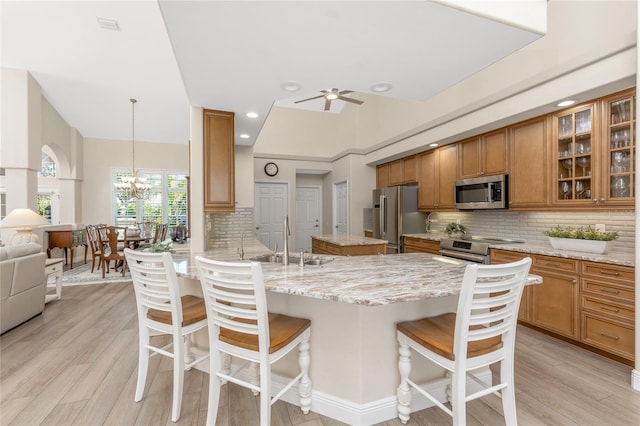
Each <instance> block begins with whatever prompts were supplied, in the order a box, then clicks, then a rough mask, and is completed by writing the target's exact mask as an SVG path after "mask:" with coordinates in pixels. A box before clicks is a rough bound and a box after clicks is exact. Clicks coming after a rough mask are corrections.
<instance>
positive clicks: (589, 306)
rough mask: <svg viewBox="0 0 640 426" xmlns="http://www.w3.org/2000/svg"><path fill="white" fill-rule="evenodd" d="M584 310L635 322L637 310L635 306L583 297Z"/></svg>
mask: <svg viewBox="0 0 640 426" xmlns="http://www.w3.org/2000/svg"><path fill="white" fill-rule="evenodd" d="M582 309H583V310H588V311H592V312H593V313H597V314H598V315H601V316H604V317H607V318H614V319H618V320H623V321H633V319H634V314H635V310H634V308H633V305H625V304H623V303H615V302H611V301H609V300H604V299H599V298H597V297H592V296H588V295H583V296H582Z"/></svg>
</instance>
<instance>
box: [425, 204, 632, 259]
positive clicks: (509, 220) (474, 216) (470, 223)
mask: <svg viewBox="0 0 640 426" xmlns="http://www.w3.org/2000/svg"><path fill="white" fill-rule="evenodd" d="M457 219H460V223H462V224H463V225H465V226H466V227H467V234H471V235H482V236H498V237H511V238H520V239H525V240H528V241H531V240H540V241H548V240H547V237H546V236H545V235H544V234H543V233H542V232H543V231H546V230H547V229H549V228H553V227H554V226H558V225H561V226H572V227H579V226H587V225H591V226H594V225H595V224H604V225H605V226H606V231H607V232H613V231H615V232H617V233H618V234H619V237H618V239H617V240H615V241H614V243H613V249H614V250H616V251H618V250H620V251H624V252H628V253H633V252H634V251H635V212H634V211H603V212H584V211H576V212H512V211H502V210H491V211H468V212H442V213H440V212H437V213H433V214H432V215H431V229H432V230H433V231H442V230H444V228H445V226H446V225H447V223H450V222H455V221H456V220H457Z"/></svg>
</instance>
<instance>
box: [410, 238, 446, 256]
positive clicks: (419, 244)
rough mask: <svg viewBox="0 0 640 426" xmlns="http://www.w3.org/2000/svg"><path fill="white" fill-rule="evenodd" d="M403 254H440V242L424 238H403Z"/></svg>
mask: <svg viewBox="0 0 640 426" xmlns="http://www.w3.org/2000/svg"><path fill="white" fill-rule="evenodd" d="M403 238H404V252H405V253H431V254H440V241H436V240H425V239H424V238H416V237H403Z"/></svg>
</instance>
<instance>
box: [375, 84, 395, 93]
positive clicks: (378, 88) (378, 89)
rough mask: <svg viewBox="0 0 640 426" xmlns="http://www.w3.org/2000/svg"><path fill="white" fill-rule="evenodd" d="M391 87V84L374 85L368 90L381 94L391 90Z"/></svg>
mask: <svg viewBox="0 0 640 426" xmlns="http://www.w3.org/2000/svg"><path fill="white" fill-rule="evenodd" d="M392 87H393V86H392V85H391V83H376V84H374V85H373V86H371V87H370V89H371V91H372V92H376V93H382V92H387V91H389V90H391V88H392Z"/></svg>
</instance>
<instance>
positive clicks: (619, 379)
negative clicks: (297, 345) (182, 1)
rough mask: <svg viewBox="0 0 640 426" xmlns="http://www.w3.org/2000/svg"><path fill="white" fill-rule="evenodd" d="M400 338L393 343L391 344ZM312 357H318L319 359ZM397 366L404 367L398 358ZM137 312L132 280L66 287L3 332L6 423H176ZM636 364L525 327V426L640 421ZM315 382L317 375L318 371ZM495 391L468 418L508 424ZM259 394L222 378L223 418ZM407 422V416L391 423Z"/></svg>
mask: <svg viewBox="0 0 640 426" xmlns="http://www.w3.org/2000/svg"><path fill="white" fill-rule="evenodd" d="M390 344H394V342H390ZM312 362H313V360H312ZM389 368H395V365H390V366H389ZM136 370H137V319H136V313H135V300H134V295H133V292H132V288H131V285H127V284H108V285H89V286H76V287H64V289H63V299H62V300H61V301H55V302H52V303H49V304H48V305H46V308H45V312H44V314H43V315H41V316H38V317H36V318H34V319H32V320H31V321H29V322H28V323H26V324H23V325H21V326H20V327H18V328H16V329H14V330H12V331H9V332H8V333H5V334H4V335H3V336H1V337H0V387H1V389H0V394H1V404H0V424H1V425H101V424H109V425H134V424H136V425H137V424H140V425H159V424H172V423H171V421H170V412H169V411H170V405H171V386H172V384H171V382H172V368H171V362H170V360H168V359H167V358H166V357H154V358H153V359H152V362H151V365H150V368H149V378H148V380H147V390H146V394H145V398H144V399H143V401H142V402H140V403H134V402H133V394H134V388H135V381H136ZM630 376H631V369H630V367H628V366H625V365H622V364H619V363H617V362H614V361H610V360H607V359H605V358H602V357H600V356H597V355H594V354H591V353H589V352H587V351H584V350H582V349H579V348H576V347H573V346H571V345H569V344H566V343H563V342H561V341H557V340H555V339H553V338H550V337H547V336H545V335H542V334H540V333H537V332H535V331H533V330H529V329H527V328H524V327H520V328H519V329H518V337H517V345H516V389H517V409H518V420H519V423H520V424H521V425H634V426H637V425H639V424H640V393H639V392H635V391H633V390H632V389H631V387H630V384H629V383H630ZM312 380H313V378H312ZM207 383H208V375H207V374H204V373H201V372H199V371H196V370H193V371H190V372H187V373H186V375H185V385H184V397H183V401H182V416H181V418H180V421H179V423H180V424H197V425H201V424H204V423H205V420H206V414H207V412H206V409H207V394H208V391H207V388H208V385H207ZM501 413H502V408H501V405H500V401H499V399H498V398H497V397H495V396H490V397H487V398H485V399H483V400H480V401H474V402H471V403H470V404H469V409H468V415H467V423H468V424H469V425H502V424H504V420H503V418H502V414H501ZM257 422H258V400H257V399H256V397H254V396H253V395H252V394H251V392H250V391H248V390H245V389H243V388H240V387H238V386H236V385H232V384H229V385H226V386H223V392H222V400H221V403H220V410H219V415H218V424H219V425H238V426H247V425H255V424H257ZM272 424H273V425H285V426H289V425H303V426H321V425H324V426H329V425H341V424H343V423H340V422H337V421H335V420H332V419H329V418H327V417H324V416H320V415H318V414H316V413H313V412H312V413H310V414H309V415H307V416H304V415H302V413H301V412H300V410H299V409H298V408H297V407H295V406H292V405H290V404H286V403H283V402H277V403H276V404H275V405H274V406H273V414H272ZM382 424H383V425H387V426H399V425H401V423H400V422H399V421H398V420H392V421H389V422H386V423H382ZM409 424H410V425H439V424H443V425H448V424H451V420H450V419H449V418H448V417H447V416H446V414H443V413H442V412H441V411H440V410H439V409H437V408H430V409H427V410H424V411H421V412H418V413H415V414H413V415H412V417H411V420H410V422H409Z"/></svg>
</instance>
